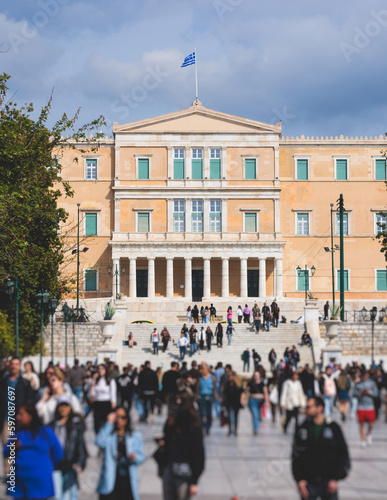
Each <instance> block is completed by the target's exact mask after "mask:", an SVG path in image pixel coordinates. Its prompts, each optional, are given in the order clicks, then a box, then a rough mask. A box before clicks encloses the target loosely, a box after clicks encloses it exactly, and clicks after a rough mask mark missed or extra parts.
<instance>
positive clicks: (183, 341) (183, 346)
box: [177, 333, 188, 361]
mask: <svg viewBox="0 0 387 500" xmlns="http://www.w3.org/2000/svg"><path fill="white" fill-rule="evenodd" d="M187 345H188V340H187V337H186V336H185V334H184V333H181V334H180V338H179V340H178V341H177V347H178V348H179V350H180V361H183V360H184V358H185V353H186V351H187Z"/></svg>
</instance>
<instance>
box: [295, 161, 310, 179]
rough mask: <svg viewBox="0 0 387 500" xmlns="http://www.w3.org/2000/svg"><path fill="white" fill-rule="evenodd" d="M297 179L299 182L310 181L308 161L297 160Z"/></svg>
mask: <svg viewBox="0 0 387 500" xmlns="http://www.w3.org/2000/svg"><path fill="white" fill-rule="evenodd" d="M297 179H298V180H299V181H307V180H308V160H297Z"/></svg>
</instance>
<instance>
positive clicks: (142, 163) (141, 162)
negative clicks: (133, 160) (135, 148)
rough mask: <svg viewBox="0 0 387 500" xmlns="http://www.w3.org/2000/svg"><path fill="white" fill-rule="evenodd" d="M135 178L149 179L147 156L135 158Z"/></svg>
mask: <svg viewBox="0 0 387 500" xmlns="http://www.w3.org/2000/svg"><path fill="white" fill-rule="evenodd" d="M137 178H138V179H149V158H138V159H137Z"/></svg>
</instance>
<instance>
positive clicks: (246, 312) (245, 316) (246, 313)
mask: <svg viewBox="0 0 387 500" xmlns="http://www.w3.org/2000/svg"><path fill="white" fill-rule="evenodd" d="M250 316H251V309H250V307H249V306H248V305H247V304H245V308H244V309H243V323H247V324H250Z"/></svg>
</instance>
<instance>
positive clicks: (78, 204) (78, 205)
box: [77, 203, 81, 311]
mask: <svg viewBox="0 0 387 500" xmlns="http://www.w3.org/2000/svg"><path fill="white" fill-rule="evenodd" d="M80 206H81V204H80V203H77V207H78V224H77V311H78V309H79V211H80V210H79V207H80Z"/></svg>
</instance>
